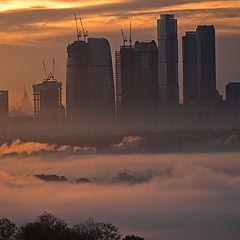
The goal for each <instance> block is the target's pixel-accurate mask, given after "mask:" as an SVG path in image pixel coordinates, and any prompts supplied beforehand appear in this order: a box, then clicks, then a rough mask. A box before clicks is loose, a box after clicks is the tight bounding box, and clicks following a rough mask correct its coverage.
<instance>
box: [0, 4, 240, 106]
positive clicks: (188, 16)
mask: <svg viewBox="0 0 240 240" xmlns="http://www.w3.org/2000/svg"><path fill="white" fill-rule="evenodd" d="M168 12H169V13H175V15H176V17H177V19H178V30H179V36H178V38H179V82H180V85H181V84H182V71H181V66H182V65H181V37H182V35H183V34H184V32H185V31H187V30H193V29H195V28H196V26H197V25H200V24H213V25H215V27H216V36H217V38H216V46H217V81H218V83H217V86H218V88H219V90H220V92H221V93H222V94H224V86H225V84H226V83H227V82H229V81H238V80H239V75H240V70H239V61H238V59H239V56H240V47H239V42H240V31H239V30H240V1H239V0H233V1H232V0H225V1H214V0H212V1H210V0H192V1H189V0H148V1H146V0H88V1H86V0H56V1H54V0H49V1H47V0H42V1H30V0H24V1H23V0H2V1H0V53H1V54H0V72H1V80H0V89H9V91H10V105H15V104H16V102H18V101H19V100H20V97H21V94H22V91H23V85H25V84H26V85H27V88H28V91H29V94H31V85H32V84H33V83H37V82H39V81H40V80H41V79H42V78H43V76H44V74H43V69H42V64H41V62H42V60H45V61H46V63H47V68H48V70H49V71H50V70H51V61H52V60H51V59H52V58H53V57H55V58H56V72H57V73H56V76H57V78H58V79H59V80H60V81H62V82H63V84H64V87H65V66H66V47H67V44H68V43H71V42H72V41H74V40H75V38H76V33H75V32H76V30H75V22H74V14H75V13H77V14H78V16H79V17H81V18H83V20H84V24H85V27H86V29H87V30H88V32H89V36H90V37H106V38H107V39H108V40H109V41H110V43H111V48H112V53H114V51H115V50H117V49H118V48H119V45H120V44H121V35H120V29H121V28H123V29H124V30H125V31H126V33H128V25H129V21H130V20H131V21H132V25H133V38H134V40H152V39H154V40H156V20H157V19H158V18H159V14H161V13H168ZM181 91H182V89H181ZM64 93H65V89H64ZM180 96H182V94H181V93H180Z"/></svg>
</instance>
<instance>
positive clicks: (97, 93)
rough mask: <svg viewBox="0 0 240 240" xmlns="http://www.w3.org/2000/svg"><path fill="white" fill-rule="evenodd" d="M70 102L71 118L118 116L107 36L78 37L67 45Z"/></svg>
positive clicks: (69, 116)
mask: <svg viewBox="0 0 240 240" xmlns="http://www.w3.org/2000/svg"><path fill="white" fill-rule="evenodd" d="M67 53H68V59H67V76H66V85H67V89H66V103H67V117H68V118H69V119H82V120H95V119H96V118H112V119H113V118H114V113H115V110H114V107H115V99H114V82H113V69H112V57H111V49H110V45H109V42H108V40H106V39H104V38H88V39H86V40H85V39H84V41H83V40H79V39H78V40H77V41H75V42H74V43H72V44H70V45H68V47H67Z"/></svg>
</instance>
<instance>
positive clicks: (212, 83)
mask: <svg viewBox="0 0 240 240" xmlns="http://www.w3.org/2000/svg"><path fill="white" fill-rule="evenodd" d="M197 60H198V96H199V103H200V104H201V105H206V106H207V105H213V104H215V102H216V56H215V28H214V26H198V27H197Z"/></svg>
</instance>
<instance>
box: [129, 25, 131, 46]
mask: <svg viewBox="0 0 240 240" xmlns="http://www.w3.org/2000/svg"><path fill="white" fill-rule="evenodd" d="M129 43H130V47H132V22H131V21H130V37H129Z"/></svg>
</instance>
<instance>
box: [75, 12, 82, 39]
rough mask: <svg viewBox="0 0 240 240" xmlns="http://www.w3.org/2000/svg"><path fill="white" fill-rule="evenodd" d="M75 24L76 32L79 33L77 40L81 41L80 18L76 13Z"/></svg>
mask: <svg viewBox="0 0 240 240" xmlns="http://www.w3.org/2000/svg"><path fill="white" fill-rule="evenodd" d="M75 23H76V31H77V40H78V41H79V40H80V38H81V31H80V30H79V28H78V18H77V14H76V13H75Z"/></svg>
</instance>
